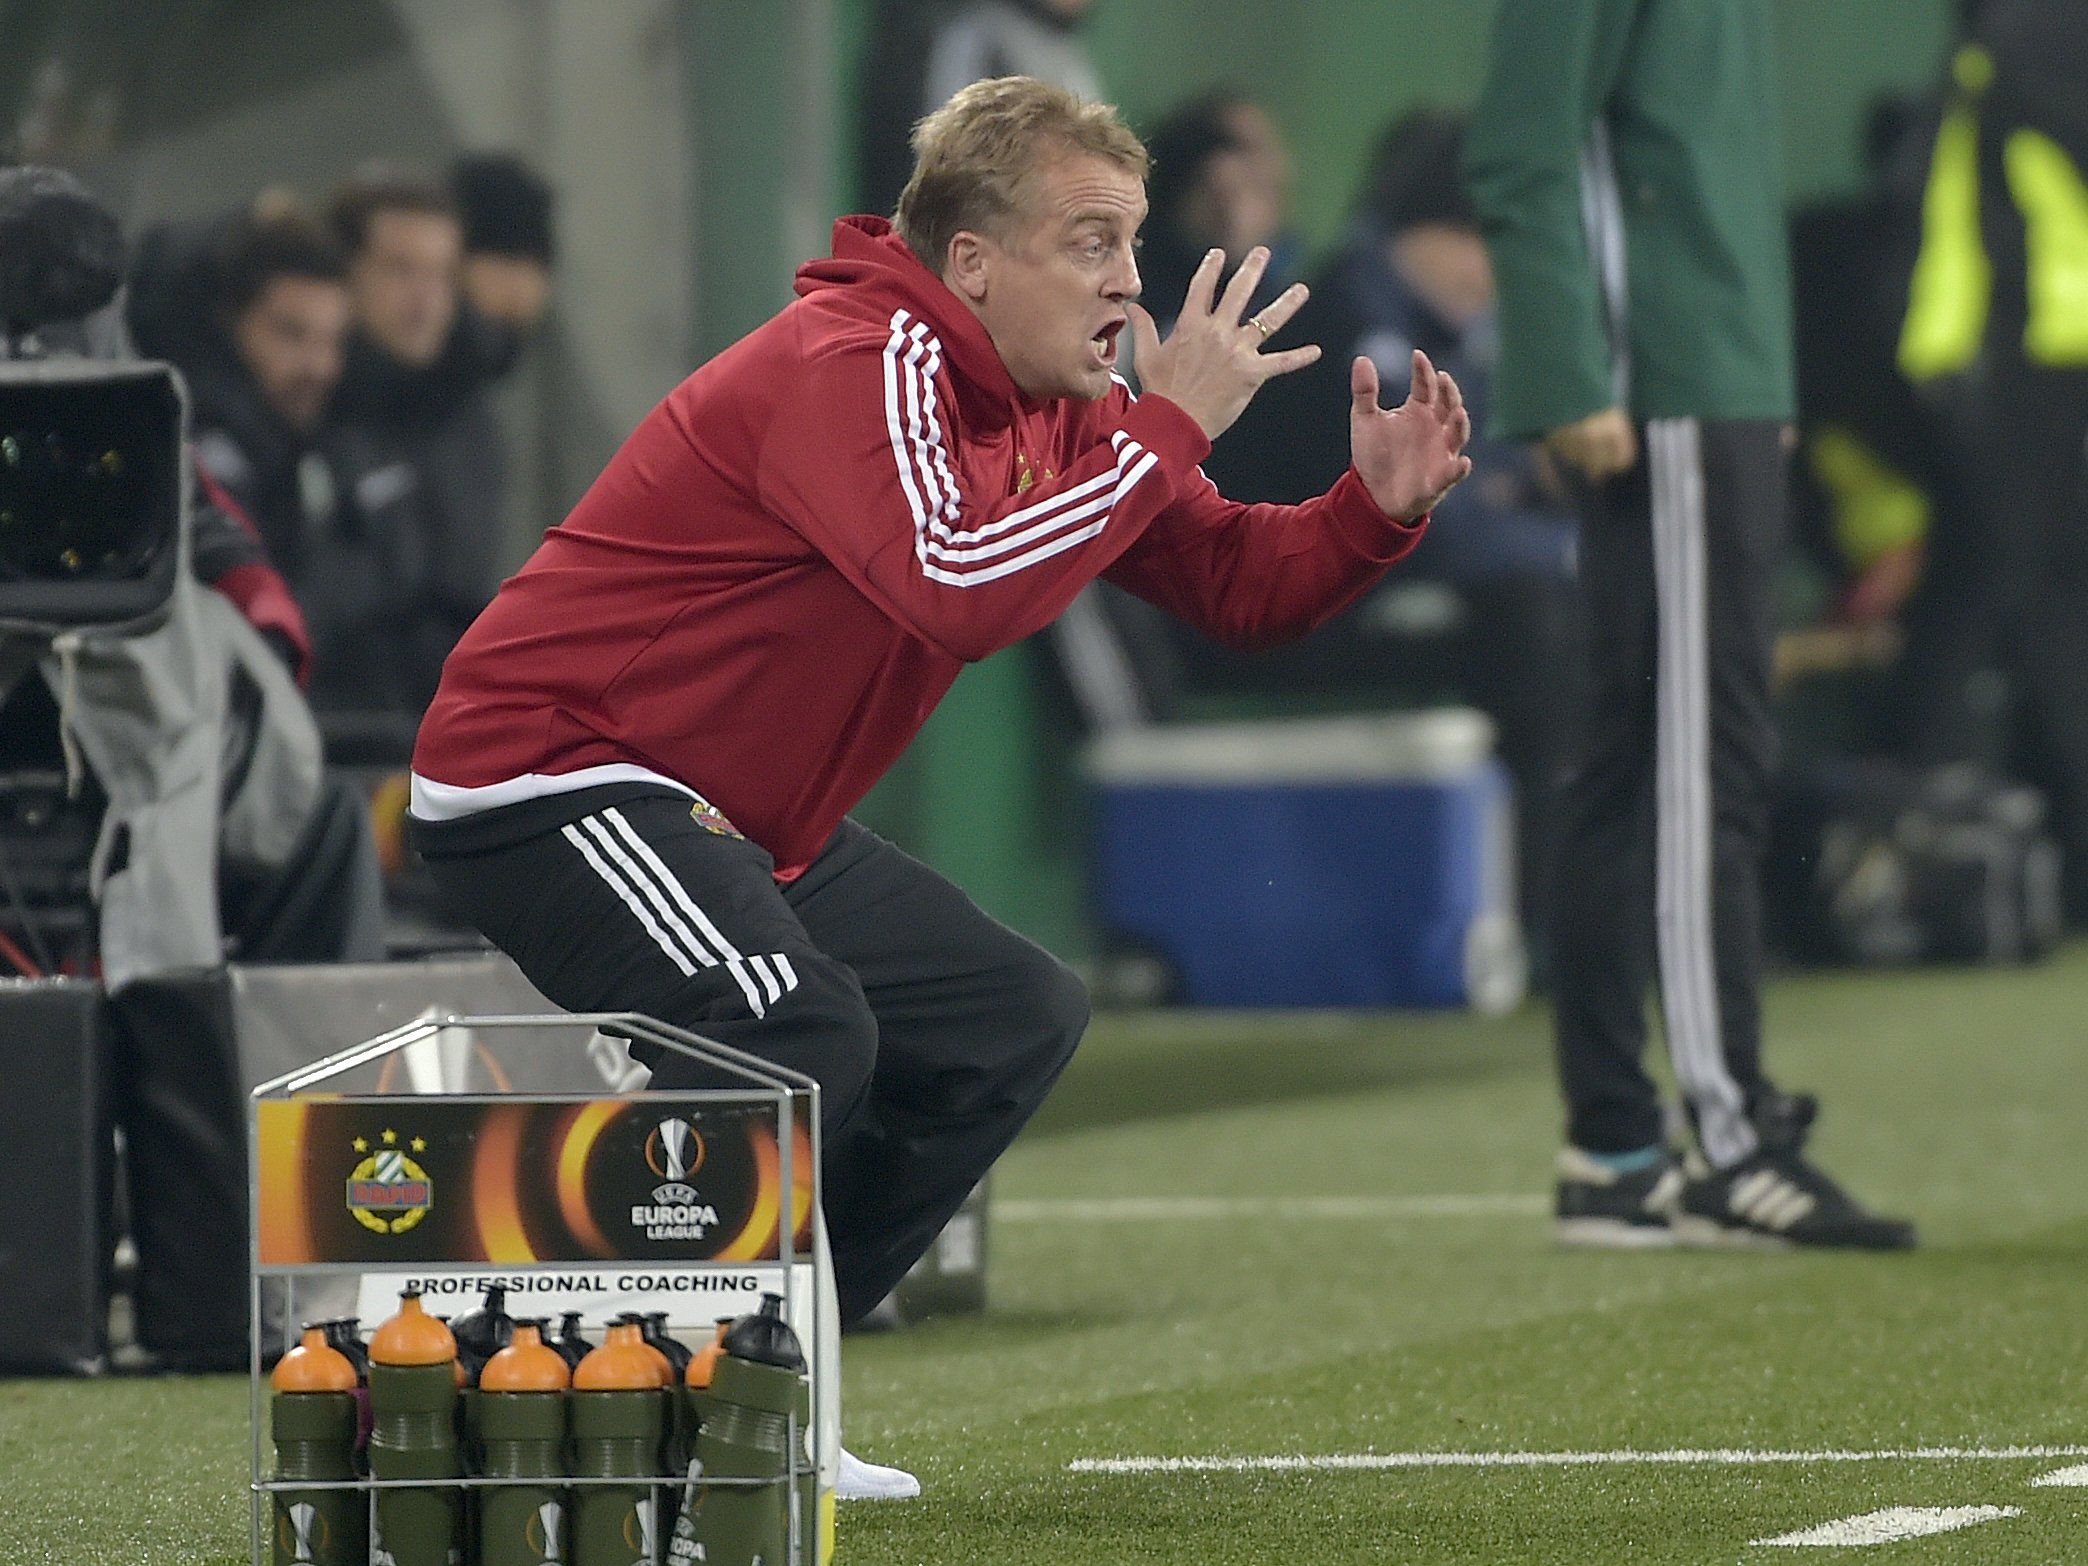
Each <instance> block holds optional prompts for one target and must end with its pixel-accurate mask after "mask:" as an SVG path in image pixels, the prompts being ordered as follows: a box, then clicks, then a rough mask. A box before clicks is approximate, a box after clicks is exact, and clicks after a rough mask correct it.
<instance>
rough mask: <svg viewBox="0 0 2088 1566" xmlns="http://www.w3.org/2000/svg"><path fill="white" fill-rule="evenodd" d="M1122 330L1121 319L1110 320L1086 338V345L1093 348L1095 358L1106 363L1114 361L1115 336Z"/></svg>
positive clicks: (1115, 349) (1115, 350)
mask: <svg viewBox="0 0 2088 1566" xmlns="http://www.w3.org/2000/svg"><path fill="white" fill-rule="evenodd" d="M1123 330H1124V323H1123V322H1122V321H1111V322H1110V323H1109V324H1108V325H1107V326H1105V327H1103V328H1102V330H1101V331H1099V332H1097V333H1095V335H1094V336H1092V337H1090V338H1089V339H1088V346H1089V347H1090V348H1092V349H1094V350H1095V358H1096V359H1097V360H1099V361H1100V362H1101V363H1103V364H1106V365H1107V364H1115V363H1116V352H1117V338H1118V336H1119V335H1120V334H1121V333H1122V332H1123Z"/></svg>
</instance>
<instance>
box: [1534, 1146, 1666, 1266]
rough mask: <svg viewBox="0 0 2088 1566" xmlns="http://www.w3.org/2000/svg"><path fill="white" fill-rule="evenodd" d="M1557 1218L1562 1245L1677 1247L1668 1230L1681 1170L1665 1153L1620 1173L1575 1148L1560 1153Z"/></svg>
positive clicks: (1626, 1248)
mask: <svg viewBox="0 0 2088 1566" xmlns="http://www.w3.org/2000/svg"><path fill="white" fill-rule="evenodd" d="M1558 1174H1559V1184H1558V1197H1557V1216H1556V1218H1555V1220H1554V1227H1553V1232H1554V1233H1555V1234H1556V1235H1557V1237H1558V1241H1559V1243H1560V1244H1561V1245H1571V1246H1577V1247H1584V1248H1588V1249H1595V1250H1608V1251H1639V1250H1651V1249H1653V1248H1654V1247H1656V1246H1664V1245H1673V1244H1674V1243H1675V1235H1674V1231H1673V1230H1672V1229H1671V1228H1669V1227H1668V1220H1669V1218H1670V1217H1672V1216H1673V1214H1674V1211H1675V1208H1676V1205H1677V1203H1678V1201H1679V1200H1680V1198H1681V1194H1682V1183H1683V1182H1682V1170H1681V1168H1680V1166H1679V1165H1677V1164H1676V1163H1675V1161H1674V1160H1673V1159H1671V1158H1669V1157H1668V1156H1667V1155H1666V1154H1665V1153H1663V1154H1662V1155H1661V1157H1660V1159H1659V1161H1658V1162H1656V1163H1652V1164H1648V1165H1647V1166H1646V1167H1645V1168H1643V1169H1634V1170H1632V1171H1631V1172H1630V1173H1628V1174H1620V1173H1619V1172H1618V1171H1616V1170H1615V1169H1612V1168H1610V1167H1609V1165H1607V1164H1605V1163H1603V1162H1602V1161H1601V1160H1600V1159H1598V1158H1596V1157H1595V1156H1594V1155H1593V1154H1591V1153H1586V1152H1583V1151H1582V1150H1581V1149H1579V1148H1577V1147H1570V1146H1569V1147H1562V1148H1560V1149H1559V1167H1558Z"/></svg>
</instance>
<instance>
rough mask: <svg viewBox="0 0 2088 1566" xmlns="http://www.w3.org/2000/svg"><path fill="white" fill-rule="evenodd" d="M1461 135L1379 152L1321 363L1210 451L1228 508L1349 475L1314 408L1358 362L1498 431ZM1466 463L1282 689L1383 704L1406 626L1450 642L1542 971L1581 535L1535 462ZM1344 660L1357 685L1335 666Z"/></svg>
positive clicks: (1391, 143) (1523, 452) (1321, 316)
mask: <svg viewBox="0 0 2088 1566" xmlns="http://www.w3.org/2000/svg"><path fill="white" fill-rule="evenodd" d="M1464 136H1465V119H1464V116H1463V115H1461V114H1456V113H1452V112H1448V111H1444V110H1435V109H1421V110H1416V111H1414V112H1413V113H1410V114H1407V115H1404V116H1402V117H1401V118H1400V119H1399V120H1398V121H1396V122H1395V123H1394V124H1392V125H1391V126H1390V127H1388V128H1387V129H1386V131H1385V132H1384V134H1383V135H1382V136H1381V137H1380V139H1379V142H1378V146H1377V150H1376V152H1375V154H1374V156H1373V157H1372V160H1371V165H1370V169H1369V171H1368V173H1367V175H1366V176H1365V179H1364V184H1363V189H1362V192H1361V194H1360V196H1359V197H1358V200H1357V203H1356V211H1355V216H1354V218H1353V219H1352V220H1351V222H1350V225H1349V229H1348V233H1347V235H1346V237H1345V238H1344V239H1343V241H1342V242H1341V244H1340V246H1339V247H1338V248H1337V250H1336V251H1335V253H1334V255H1333V256H1332V258H1331V259H1330V260H1329V261H1328V262H1327V263H1326V265H1325V266H1324V267H1323V268H1322V269H1321V271H1320V275H1319V276H1318V277H1317V278H1315V279H1314V281H1313V284H1312V297H1311V299H1310V300H1309V301H1307V303H1306V305H1305V308H1304V309H1303V310H1301V311H1299V312H1298V315H1297V319H1296V320H1295V321H1294V322H1293V323H1292V325H1291V327H1290V329H1289V332H1288V334H1287V335H1288V336H1289V337H1290V338H1293V339H1295V340H1296V341H1299V342H1311V343H1317V344H1319V345H1320V347H1321V348H1322V349H1324V350H1325V352H1324V355H1323V357H1322V358H1321V359H1320V361H1319V362H1318V363H1317V364H1315V365H1312V366H1310V367H1309V368H1307V369H1304V370H1301V371H1299V372H1298V373H1297V374H1296V375H1291V376H1285V377H1284V378H1283V379H1282V380H1280V381H1276V382H1272V383H1271V384H1270V385H1269V386H1268V387H1267V389H1266V390H1264V391H1263V393H1262V395H1261V396H1259V397H1257V398H1256V399H1255V400H1254V401H1253V402H1252V403H1250V404H1248V407H1247V411H1246V413H1245V414H1243V415H1242V416H1241V418H1240V421H1239V423H1238V424H1237V425H1235V426H1234V428H1233V433H1232V439H1231V440H1230V441H1229V442H1227V443H1226V444H1225V445H1223V446H1220V447H1217V448H1214V449H1213V451H1212V453H1211V456H1210V458H1209V459H1208V460H1207V461H1206V462H1205V464H1204V468H1205V471H1206V472H1208V473H1209V474H1210V475H1211V479H1212V481H1213V482H1214V483H1216V484H1218V485H1219V486H1220V487H1221V488H1222V489H1224V490H1225V492H1226V493H1228V494H1237V495H1243V496H1247V497H1250V498H1252V499H1255V500H1270V501H1281V502H1295V501H1298V500H1302V499H1304V498H1305V497H1306V496H1308V495H1316V494H1318V493H1320V492H1321V491H1322V490H1324V489H1325V488H1326V487H1327V485H1328V484H1330V483H1332V482H1333V481H1334V480H1335V479H1336V478H1338V477H1339V476H1340V475H1341V471H1342V469H1343V468H1344V467H1345V466H1346V465H1347V462H1348V449H1347V446H1346V444H1345V443H1344V442H1343V441H1341V440H1340V439H1339V431H1336V432H1335V438H1334V439H1331V440H1330V439H1328V438H1326V431H1324V430H1323V429H1322V428H1321V427H1320V426H1321V425H1322V424H1323V423H1324V422H1325V421H1324V420H1317V419H1313V418H1311V417H1309V416H1308V411H1309V410H1311V409H1314V408H1318V407H1324V406H1325V405H1326V401H1327V399H1329V398H1332V397H1338V396H1339V395H1340V393H1341V388H1342V386H1343V384H1345V382H1346V381H1347V377H1348V369H1347V367H1348V365H1349V364H1350V363H1352V362H1353V361H1354V359H1355V357H1356V356H1357V355H1358V354H1362V355H1364V356H1366V357H1367V358H1369V359H1370V360H1371V361H1372V362H1373V363H1375V364H1376V365H1377V366H1378V373H1379V374H1380V375H1386V374H1390V373H1394V372H1396V370H1397V368H1398V367H1399V366H1401V365H1404V364H1405V363H1406V362H1407V360H1408V359H1409V357H1410V356H1411V355H1412V354H1413V351H1414V350H1415V349H1416V348H1419V349H1421V350H1422V351H1423V352H1425V353H1426V354H1427V355H1428V356H1429V358H1430V359H1432V360H1434V361H1435V362H1436V363H1437V364H1439V365H1442V366H1444V367H1446V368H1447V369H1448V370H1449V371H1450V373H1451V374H1452V375H1454V376H1455V377H1456V378H1457V384H1458V385H1459V386H1460V387H1462V388H1463V389H1464V394H1465V404H1466V406H1467V407H1469V408H1470V409H1471V410H1472V417H1473V423H1474V426H1475V429H1476V430H1478V431H1482V432H1483V430H1484V427H1485V424H1484V421H1485V418H1486V413H1487V408H1488V399H1489V397H1490V395H1491V384H1492V378H1493V371H1494V363H1495V359H1496V356H1497V352H1498V346H1499V333H1498V329H1497V323H1496V319H1495V314H1494V282H1493V269H1492V267H1491V265H1490V264H1489V262H1488V259H1487V253H1486V244H1485V241H1484V240H1483V239H1481V238H1480V235H1479V230H1478V223H1477V219H1476V218H1475V217H1474V215H1473V213H1472V208H1471V203H1470V201H1469V200H1468V198H1467V197H1466V195H1465V192H1464V187H1463V185H1462V183H1461V182H1460V179H1459V176H1458V165H1459V160H1460V158H1461V156H1462V153H1463V146H1464ZM1467 454H1468V455H1469V456H1470V457H1471V459H1472V476H1471V477H1470V478H1469V479H1467V480H1466V481H1465V482H1464V483H1463V484H1461V485H1459V486H1458V488H1457V489H1455V490H1453V491H1452V492H1451V493H1450V495H1449V497H1448V498H1447V499H1446V500H1445V501H1444V502H1443V504H1442V506H1441V507H1440V508H1438V510H1437V513H1436V520H1435V525H1434V526H1433V527H1431V528H1430V529H1429V532H1428V536H1427V537H1425V538H1424V539H1422V541H1421V543H1420V545H1419V546H1418V547H1417V548H1416V549H1415V551H1414V553H1413V554H1412V556H1410V557H1409V569H1408V570H1407V571H1406V572H1403V573H1401V575H1400V577H1399V579H1398V580H1396V581H1394V582H1392V583H1389V584H1387V585H1385V586H1383V587H1380V588H1379V589H1378V590H1377V592H1376V593H1375V594H1374V595H1373V596H1372V597H1371V598H1370V599H1368V600H1366V601H1365V602H1364V603H1362V604H1360V605H1358V606H1357V607H1356V608H1355V609H1353V610H1351V611H1350V612H1349V613H1348V614H1347V615H1345V616H1343V617H1342V619H1341V620H1340V621H1337V622H1335V624H1334V625H1332V626H1330V627H1328V628H1327V630H1326V631H1324V632H1323V633H1322V634H1321V638H1319V639H1318V645H1317V646H1315V647H1313V648H1311V649H1300V650H1299V653H1298V655H1297V659H1296V660H1294V662H1293V663H1292V665H1291V666H1290V667H1289V668H1287V669H1285V670H1283V671H1282V677H1283V678H1285V679H1286V680H1288V681H1289V682H1291V683H1292V684H1294V685H1297V686H1301V687H1311V686H1317V687H1319V688H1321V689H1328V688H1338V689H1345V690H1348V691H1351V692H1354V693H1355V694H1356V695H1359V696H1365V697H1366V699H1367V698H1368V697H1369V696H1372V695H1376V694H1377V693H1378V692H1385V691H1387V687H1388V685H1389V683H1390V681H1388V668H1376V669H1373V668H1371V667H1369V666H1370V665H1372V664H1377V665H1385V666H1391V665H1394V664H1396V665H1399V666H1400V669H1399V673H1398V674H1396V675H1392V676H1391V678H1392V679H1398V678H1403V677H1406V676H1409V675H1410V674H1411V673H1412V671H1413V668H1414V666H1415V664H1416V662H1417V661H1418V660H1417V659H1416V657H1415V652H1416V651H1417V649H1416V648H1415V646H1414V645H1413V643H1414V641H1415V638H1414V637H1413V636H1412V635H1411V634H1410V630H1409V628H1410V627H1411V630H1420V629H1422V627H1421V626H1419V625H1416V624H1414V623H1413V622H1416V621H1419V620H1426V621H1428V627H1427V629H1428V634H1427V635H1426V636H1424V637H1421V638H1419V640H1422V641H1428V642H1436V643H1441V644H1444V645H1442V646H1441V647H1440V651H1441V654H1442V656H1443V657H1444V658H1445V659H1446V660H1447V663H1448V679H1447V688H1446V689H1444V688H1439V691H1430V692H1428V693H1427V695H1429V696H1434V695H1436V694H1439V693H1440V694H1448V695H1453V696H1455V697H1456V698H1457V699H1460V700H1464V701H1468V702H1471V703H1472V704H1473V705H1475V706H1478V707H1480V708H1481V709H1483V710H1484V711H1485V712H1486V713H1487V714H1488V715H1489V716H1491V717H1492V718H1493V720H1494V722H1495V724H1496V726H1497V728H1498V730H1499V734H1500V745H1501V758H1502V760H1503V762H1504V763H1505V764H1506V765H1507V767H1508V769H1509V771H1510V772H1511V773H1512V774H1513V775H1514V777H1515V782H1516V791H1517V800H1516V804H1517V822H1518V828H1519V833H1520V861H1521V864H1520V869H1521V877H1522V901H1523V920H1524V925H1525V928H1526V931H1527V932H1528V934H1529V936H1530V939H1531V945H1532V948H1533V950H1535V951H1536V952H1537V953H1538V955H1539V957H1540V959H1541V957H1542V953H1543V949H1544V935H1545V930H1544V924H1545V921H1544V917H1543V916H1544V911H1545V907H1546V905H1547V904H1548V902H1549V901H1550V882H1549V876H1550V869H1551V842H1552V838H1553V834H1554V827H1553V823H1554V820H1555V817H1556V801H1555V797H1554V796H1555V794H1556V792H1557V788H1558V784H1559V781H1560V779H1559V775H1558V774H1559V771H1560V768H1561V766H1562V765H1563V760H1564V756H1565V751H1566V746H1567V743H1568V740H1569V739H1570V737H1571V734H1572V696H1573V691H1574V685H1575V680H1574V677H1573V673H1572V670H1573V661H1574V658H1575V656H1576V653H1577V648H1578V640H1577V616H1576V614H1575V603H1576V600H1575V587H1574V551H1575V535H1576V532H1577V529H1576V526H1575V523H1574V521H1573V519H1572V517H1570V516H1569V515H1566V514H1565V513H1564V511H1563V510H1562V509H1561V504H1560V501H1559V500H1558V498H1557V497H1556V496H1555V495H1553V494H1552V493H1550V492H1549V491H1548V490H1547V488H1546V484H1545V479H1544V474H1543V473H1542V471H1541V468H1540V464H1539V462H1538V461H1537V460H1536V459H1535V458H1534V457H1533V456H1532V454H1531V453H1530V451H1529V450H1528V448H1526V447H1524V446H1522V445H1520V444H1517V443H1514V442H1510V441H1503V440H1499V439H1490V438H1487V437H1486V436H1485V435H1484V434H1483V433H1479V434H1475V438H1474V439H1473V442H1472V444H1471V446H1470V447H1469V448H1468V453H1467ZM1446 588H1447V589H1448V590H1449V591H1450V594H1451V596H1450V598H1449V599H1448V600H1447V602H1446V601H1445V598H1444V589H1446ZM1431 606H1434V608H1433V609H1431ZM1403 632H1407V633H1409V634H1405V635H1403V634H1402V633H1403ZM1395 646H1396V647H1397V648H1398V650H1397V651H1396V652H1395V651H1393V648H1394V647H1395ZM1337 649H1338V656H1339V658H1340V659H1341V660H1343V661H1345V662H1346V663H1347V664H1348V665H1349V666H1350V667H1349V668H1347V669H1345V670H1336V669H1333V668H1331V667H1330V664H1331V662H1332V661H1333V660H1334V658H1335V657H1336V656H1337ZM1202 656H1203V657H1204V658H1206V659H1208V658H1209V657H1210V656H1212V655H1211V654H1208V653H1206V654H1203V655H1202ZM1276 656H1277V657H1279V658H1281V657H1283V656H1284V654H1283V653H1281V652H1279V653H1278V654H1277V655H1276ZM1423 656H1425V653H1424V654H1423ZM1229 662H1230V663H1231V664H1232V666H1233V667H1234V668H1235V670H1236V672H1237V673H1239V674H1240V675H1241V676H1242V677H1245V678H1251V677H1253V672H1254V671H1252V670H1248V669H1243V668H1239V665H1240V664H1243V663H1244V662H1245V660H1229ZM1373 682H1375V686H1376V690H1375V691H1373V690H1372V683H1373ZM1420 694H1422V693H1420V692H1414V691H1406V692H1400V693H1398V695H1399V696H1404V697H1407V698H1411V697H1413V696H1416V695H1420ZM1379 699H1383V698H1382V697H1379Z"/></svg>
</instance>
